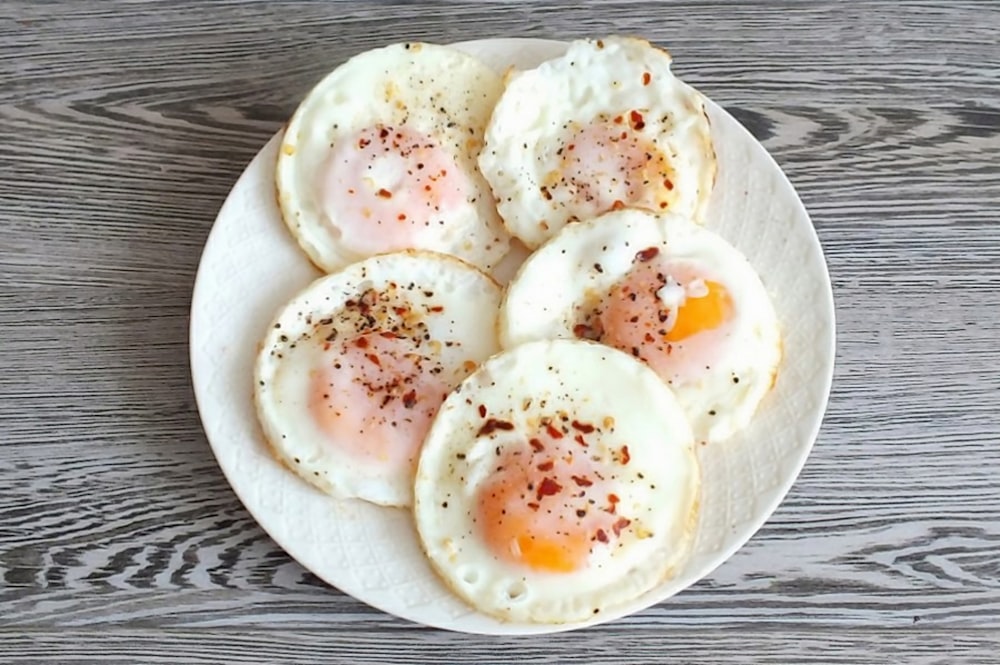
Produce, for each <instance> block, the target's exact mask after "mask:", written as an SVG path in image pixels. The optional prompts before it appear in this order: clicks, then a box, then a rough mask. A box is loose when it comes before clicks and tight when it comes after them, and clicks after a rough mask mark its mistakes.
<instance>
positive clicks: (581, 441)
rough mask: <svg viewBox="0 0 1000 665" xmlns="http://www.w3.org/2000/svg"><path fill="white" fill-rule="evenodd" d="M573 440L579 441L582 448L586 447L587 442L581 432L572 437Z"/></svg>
mask: <svg viewBox="0 0 1000 665" xmlns="http://www.w3.org/2000/svg"><path fill="white" fill-rule="evenodd" d="M573 440H574V441H576V442H577V443H579V444H580V445H581V446H583V447H584V448H586V447H587V442H586V441H584V440H583V435H582V434H577V435H576V436H574V437H573Z"/></svg>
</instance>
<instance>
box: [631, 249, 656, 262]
mask: <svg viewBox="0 0 1000 665" xmlns="http://www.w3.org/2000/svg"><path fill="white" fill-rule="evenodd" d="M659 253H660V248H659V247H647V248H646V249H644V250H641V251H639V252H636V255H635V258H636V259H637V260H639V261H642V262H643V263H645V262H646V261H651V260H653V259H654V258H656V256H657V255H658V254H659Z"/></svg>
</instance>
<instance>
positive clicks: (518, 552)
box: [477, 421, 631, 573]
mask: <svg viewBox="0 0 1000 665" xmlns="http://www.w3.org/2000/svg"><path fill="white" fill-rule="evenodd" d="M555 422H559V421H555ZM583 429H588V430H589V431H593V429H592V428H583ZM588 437H589V434H584V433H583V432H582V431H578V430H575V429H574V428H572V427H568V426H565V425H562V426H561V427H556V426H555V425H547V426H546V428H545V429H543V430H542V431H541V432H539V433H538V434H537V435H536V436H534V437H532V438H530V439H529V441H528V442H527V443H526V444H524V445H520V446H512V447H510V450H508V451H506V452H504V453H503V454H502V455H501V456H499V457H498V458H497V462H496V467H495V469H494V472H493V473H492V474H491V475H490V477H489V479H488V481H487V482H486V483H484V484H483V485H482V486H481V487H480V488H479V490H478V497H477V498H478V514H477V522H478V524H479V525H480V526H481V530H482V533H483V537H484V540H485V542H486V544H487V546H488V547H489V549H490V551H492V552H493V553H494V555H496V556H497V557H498V558H500V559H502V560H504V561H508V562H511V563H515V564H519V565H523V566H526V567H528V568H531V569H532V570H536V571H540V572H548V573H570V572H573V571H577V570H581V569H583V568H585V567H586V564H587V561H588V559H589V557H590V555H591V552H592V551H593V549H594V548H595V547H601V546H605V545H608V544H609V543H612V542H613V541H614V540H616V539H618V538H619V537H620V536H621V533H622V531H623V530H624V529H626V528H627V527H628V526H629V524H630V523H631V521H630V520H629V519H628V518H626V517H624V516H623V515H621V514H619V511H618V501H619V499H618V497H617V496H616V495H615V494H614V492H613V491H608V487H609V485H610V483H609V479H610V478H611V476H612V474H613V470H608V469H607V468H603V469H602V468H597V467H596V466H595V463H594V462H593V461H592V460H591V458H590V457H589V455H588V451H587V448H588V447H589V446H590V443H589V442H588ZM498 450H499V449H498ZM625 450H626V451H627V448H626V449H625ZM602 471H603V472H602Z"/></svg>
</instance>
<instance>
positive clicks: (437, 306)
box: [429, 305, 444, 312]
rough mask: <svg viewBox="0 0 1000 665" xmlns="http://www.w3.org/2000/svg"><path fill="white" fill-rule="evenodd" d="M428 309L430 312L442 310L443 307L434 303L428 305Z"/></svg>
mask: <svg viewBox="0 0 1000 665" xmlns="http://www.w3.org/2000/svg"><path fill="white" fill-rule="evenodd" d="M429 309H430V311H432V312H443V311H444V307H442V306H441V305H434V306H433V307H430V308H429Z"/></svg>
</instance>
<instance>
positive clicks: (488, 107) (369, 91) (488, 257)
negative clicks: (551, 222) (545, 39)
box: [275, 42, 509, 272]
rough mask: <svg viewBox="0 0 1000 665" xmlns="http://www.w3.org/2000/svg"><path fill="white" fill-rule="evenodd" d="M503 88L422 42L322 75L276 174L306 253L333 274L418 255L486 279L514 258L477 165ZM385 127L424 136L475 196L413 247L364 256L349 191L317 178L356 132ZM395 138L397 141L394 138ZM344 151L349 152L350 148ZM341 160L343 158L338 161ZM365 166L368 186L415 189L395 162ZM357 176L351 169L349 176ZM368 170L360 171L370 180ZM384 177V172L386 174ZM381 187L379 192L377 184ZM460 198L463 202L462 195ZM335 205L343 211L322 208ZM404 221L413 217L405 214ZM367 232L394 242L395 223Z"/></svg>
mask: <svg viewBox="0 0 1000 665" xmlns="http://www.w3.org/2000/svg"><path fill="white" fill-rule="evenodd" d="M502 88H503V83H502V80H501V78H500V76H499V75H498V74H496V73H495V72H494V71H493V70H491V69H490V68H489V67H487V66H486V65H484V64H483V63H481V62H480V61H478V60H477V59H475V58H473V57H472V56H470V55H467V54H465V53H462V52H460V51H457V50H455V49H452V48H449V47H446V46H439V45H435V44H426V43H420V42H409V43H405V44H403V43H400V44H393V45H390V46H386V47H383V48H379V49H373V50H370V51H366V52H364V53H361V54H359V55H356V56H355V57H353V58H351V59H350V60H348V61H347V62H345V63H344V64H342V65H341V66H339V67H337V68H336V69H335V70H334V71H333V72H332V73H330V74H329V75H328V76H326V77H325V78H324V79H323V80H322V81H320V83H319V84H317V85H316V86H315V87H314V88H313V89H312V91H310V92H309V94H308V95H307V96H306V97H305V98H304V99H303V100H302V102H301V103H300V104H299V106H298V108H297V110H296V111H295V114H294V115H293V116H292V118H291V120H290V121H289V123H288V127H287V128H286V130H285V134H284V137H283V139H282V143H281V148H280V151H279V156H278V160H277V166H276V174H275V176H276V182H277V189H278V202H279V206H280V209H281V214H282V217H283V219H284V221H285V223H286V224H287V226H288V228H289V229H290V230H291V232H292V234H293V235H294V236H295V238H296V239H297V240H298V242H299V244H300V245H301V247H302V249H303V250H304V251H305V253H306V254H307V255H308V256H309V258H310V259H311V260H312V262H313V263H315V264H316V265H317V266H318V267H319V268H321V269H323V270H325V271H327V272H331V271H334V270H338V269H340V268H343V267H344V266H346V265H348V264H350V263H352V262H354V261H358V260H361V259H363V258H366V257H367V256H369V255H371V254H374V253H383V252H385V251H394V250H399V249H406V248H414V249H425V250H431V251H438V252H443V253H447V254H453V255H455V256H458V257H459V258H462V259H464V260H466V261H468V262H470V263H472V264H474V265H476V266H477V267H480V268H482V269H484V270H489V269H490V268H492V267H493V266H494V265H495V264H496V263H497V262H499V261H500V259H501V258H502V257H503V256H504V254H505V253H506V252H507V249H508V243H509V237H508V235H507V233H506V232H505V231H504V229H503V225H502V223H501V221H500V219H499V217H498V215H497V212H496V209H495V207H494V205H493V202H492V199H491V195H490V190H489V187H488V185H487V184H486V182H485V181H484V180H483V178H482V176H481V175H480V173H479V171H478V168H477V166H476V159H477V157H478V154H479V151H480V150H481V147H482V138H483V131H484V128H485V125H486V123H487V121H488V119H489V116H490V113H491V111H492V110H493V106H494V104H495V102H496V100H497V98H498V97H499V95H500V93H501V91H502ZM376 126H379V127H381V126H385V127H389V128H391V129H392V131H396V130H397V129H399V128H405V129H409V130H413V131H415V132H418V133H419V134H420V135H421V136H426V137H427V138H428V140H430V141H431V142H433V143H434V144H436V145H437V147H438V148H439V149H440V150H441V151H443V153H444V154H446V155H447V156H449V157H450V158H452V159H454V160H455V163H456V164H457V165H458V168H459V169H460V171H461V172H462V174H463V176H464V179H465V181H467V184H468V186H469V190H468V191H466V192H465V193H464V198H463V200H462V201H461V202H460V203H459V204H458V205H457V206H456V207H455V208H454V209H447V210H444V209H442V210H441V211H440V212H438V213H433V217H432V218H431V221H430V222H428V224H430V225H431V226H430V227H429V228H426V229H422V231H421V232H422V235H421V236H420V238H419V240H416V241H415V242H414V244H413V245H412V246H407V247H382V248H381V249H380V250H378V251H368V249H367V247H368V246H367V245H366V244H363V243H362V238H361V237H360V236H359V235H358V234H356V233H355V234H353V235H352V232H350V231H349V229H351V228H353V227H351V226H349V225H346V224H345V221H344V218H345V215H346V213H345V206H346V204H347V203H348V202H349V199H350V197H349V196H348V194H347V192H346V191H344V192H340V191H338V192H334V193H333V194H330V193H329V192H325V191H324V190H325V189H327V188H328V187H329V186H330V185H329V183H325V184H321V183H318V182H317V178H318V176H319V175H320V174H322V173H323V169H324V165H325V164H327V163H328V160H330V159H331V155H332V154H334V152H335V151H337V150H341V149H342V148H344V147H345V146H346V147H347V148H350V147H351V145H349V144H350V142H357V141H358V139H357V135H358V132H362V131H364V130H367V129H369V128H372V127H376ZM390 138H391V137H390ZM345 149H346V148H345ZM338 154H339V153H338ZM386 164H387V163H374V162H372V163H368V164H367V168H368V171H366V172H364V173H359V174H358V178H359V179H368V180H365V182H368V184H369V185H371V186H372V187H377V186H381V184H382V183H384V184H385V186H386V187H389V188H390V189H391V188H393V187H394V186H399V187H400V188H401V189H407V188H408V189H409V190H411V191H410V192H409V193H410V194H412V193H413V192H412V190H413V189H414V187H413V186H412V185H413V183H412V178H413V173H412V172H411V173H409V174H407V173H403V172H397V171H398V170H399V165H398V164H394V163H392V162H388V166H386ZM352 168H353V167H352ZM365 168H366V165H365V164H359V165H358V166H357V167H356V169H355V170H361V171H364V169H365ZM387 169H388V170H387ZM376 181H377V183H376ZM458 196H459V197H460V198H462V195H461V193H459V195H458ZM326 198H333V199H334V200H336V201H337V204H336V205H335V206H333V209H332V210H331V209H330V207H329V206H328V205H326V204H324V203H323V201H324V200H326ZM400 212H401V213H412V212H413V211H412V210H407V209H405V208H401V209H400ZM366 224H368V227H366V229H367V230H368V231H371V233H373V234H374V233H378V234H382V233H384V234H385V238H386V242H391V240H392V233H393V232H392V230H391V228H392V227H391V220H383V219H375V218H373V219H371V220H370V222H366Z"/></svg>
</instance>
